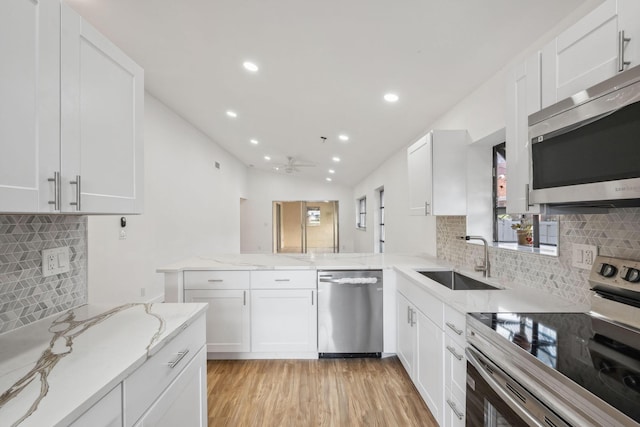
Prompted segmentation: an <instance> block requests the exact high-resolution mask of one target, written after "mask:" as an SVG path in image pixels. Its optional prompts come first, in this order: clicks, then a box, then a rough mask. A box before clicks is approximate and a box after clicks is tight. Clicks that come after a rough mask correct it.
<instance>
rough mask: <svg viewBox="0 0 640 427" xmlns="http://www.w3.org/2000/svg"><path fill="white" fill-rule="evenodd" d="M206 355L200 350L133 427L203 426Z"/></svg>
mask: <svg viewBox="0 0 640 427" xmlns="http://www.w3.org/2000/svg"><path fill="white" fill-rule="evenodd" d="M206 380H207V353H206V351H205V349H204V347H202V348H201V349H200V351H199V352H198V354H197V355H196V356H195V357H194V358H193V359H191V361H190V362H189V364H188V365H187V366H185V368H184V369H183V370H182V372H181V373H180V374H179V375H178V377H177V378H176V379H175V380H174V381H173V383H172V384H171V385H170V386H169V387H167V389H166V390H165V391H164V392H163V393H162V394H161V395H160V397H159V398H158V400H156V401H155V403H154V404H153V405H152V406H151V408H149V410H148V411H147V412H145V414H144V415H143V416H142V418H141V419H140V420H139V421H138V422H137V423H136V424H135V425H136V426H137V427H174V426H185V427H196V426H198V427H202V426H206V425H207V405H206V392H204V393H203V390H206Z"/></svg>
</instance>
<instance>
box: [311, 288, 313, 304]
mask: <svg viewBox="0 0 640 427" xmlns="http://www.w3.org/2000/svg"><path fill="white" fill-rule="evenodd" d="M311 305H313V291H311Z"/></svg>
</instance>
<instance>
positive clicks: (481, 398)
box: [466, 348, 570, 427]
mask: <svg viewBox="0 0 640 427" xmlns="http://www.w3.org/2000/svg"><path fill="white" fill-rule="evenodd" d="M466 354H467V405H466V418H467V426H469V427H471V426H473V427H478V426H485V427H506V426H513V427H520V426H523V427H525V426H544V427H549V426H552V427H553V426H555V427H570V425H569V424H567V423H566V422H565V421H563V420H562V419H561V418H560V417H558V416H557V415H556V414H555V413H554V412H553V411H552V410H551V409H549V408H548V407H547V406H545V405H544V404H543V403H542V402H540V401H539V400H538V399H536V398H535V397H534V396H533V395H531V394H530V393H529V392H528V391H527V390H526V389H525V388H524V387H522V386H521V385H520V384H519V383H518V382H516V381H514V380H513V379H512V378H511V377H510V376H509V375H508V374H507V373H506V372H504V371H503V370H502V369H500V368H499V367H498V366H496V365H495V364H494V363H493V362H491V361H490V360H489V359H488V358H486V357H485V356H484V355H482V354H481V353H479V352H478V351H476V350H474V349H472V348H467V350H466Z"/></svg>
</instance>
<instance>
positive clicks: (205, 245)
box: [88, 93, 271, 302]
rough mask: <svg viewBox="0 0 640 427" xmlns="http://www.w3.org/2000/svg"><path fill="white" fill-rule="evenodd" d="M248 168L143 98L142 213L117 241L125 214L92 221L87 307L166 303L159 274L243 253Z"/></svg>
mask: <svg viewBox="0 0 640 427" xmlns="http://www.w3.org/2000/svg"><path fill="white" fill-rule="evenodd" d="M216 161H217V162H219V163H220V164H221V168H220V169H216V168H215V167H214V162H216ZM246 170H247V168H246V167H245V166H244V165H243V164H241V163H240V162H239V161H238V160H237V159H236V158H235V157H233V156H232V155H230V154H229V153H228V152H226V151H224V150H223V149H222V148H220V147H219V146H218V145H217V144H215V143H214V142H213V141H212V140H211V139H209V138H208V137H206V136H205V135H204V134H202V133H201V132H200V131H198V130H197V129H196V128H194V127H193V126H192V125H190V124H189V123H188V122H186V121H185V120H183V119H182V118H180V117H179V116H177V115H176V114H175V113H174V112H173V111H172V110H170V109H169V108H168V107H166V106H165V105H164V104H162V103H161V102H160V101H158V100H157V99H156V98H154V97H153V96H151V95H150V94H148V93H145V206H144V214H143V215H129V216H127V217H126V218H127V227H126V229H125V230H126V233H127V239H126V240H120V239H119V232H120V215H118V216H90V217H89V221H88V268H89V274H88V281H89V284H88V292H89V302H120V301H127V302H129V301H147V300H150V299H153V298H155V297H160V298H161V297H162V295H163V294H164V288H163V277H162V275H161V274H158V273H156V272H155V270H156V268H158V267H160V266H162V265H165V264H167V263H170V262H173V261H177V260H180V259H183V258H187V257H190V256H194V255H203V254H212V253H216V252H223V253H238V252H239V250H240V198H241V197H245V194H246ZM269 212H271V211H270V210H269ZM141 289H144V293H145V296H142V295H141V293H142V292H141Z"/></svg>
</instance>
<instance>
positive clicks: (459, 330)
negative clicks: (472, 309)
mask: <svg viewBox="0 0 640 427" xmlns="http://www.w3.org/2000/svg"><path fill="white" fill-rule="evenodd" d="M443 329H444V331H445V332H446V334H447V335H448V336H451V337H452V338H453V339H454V340H456V342H457V343H458V344H460V345H461V346H462V347H465V346H466V345H467V340H466V338H465V336H466V334H465V332H466V329H467V318H466V316H465V315H464V314H463V313H460V312H459V311H457V310H454V309H453V308H451V307H449V306H448V305H445V306H444V328H443Z"/></svg>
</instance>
